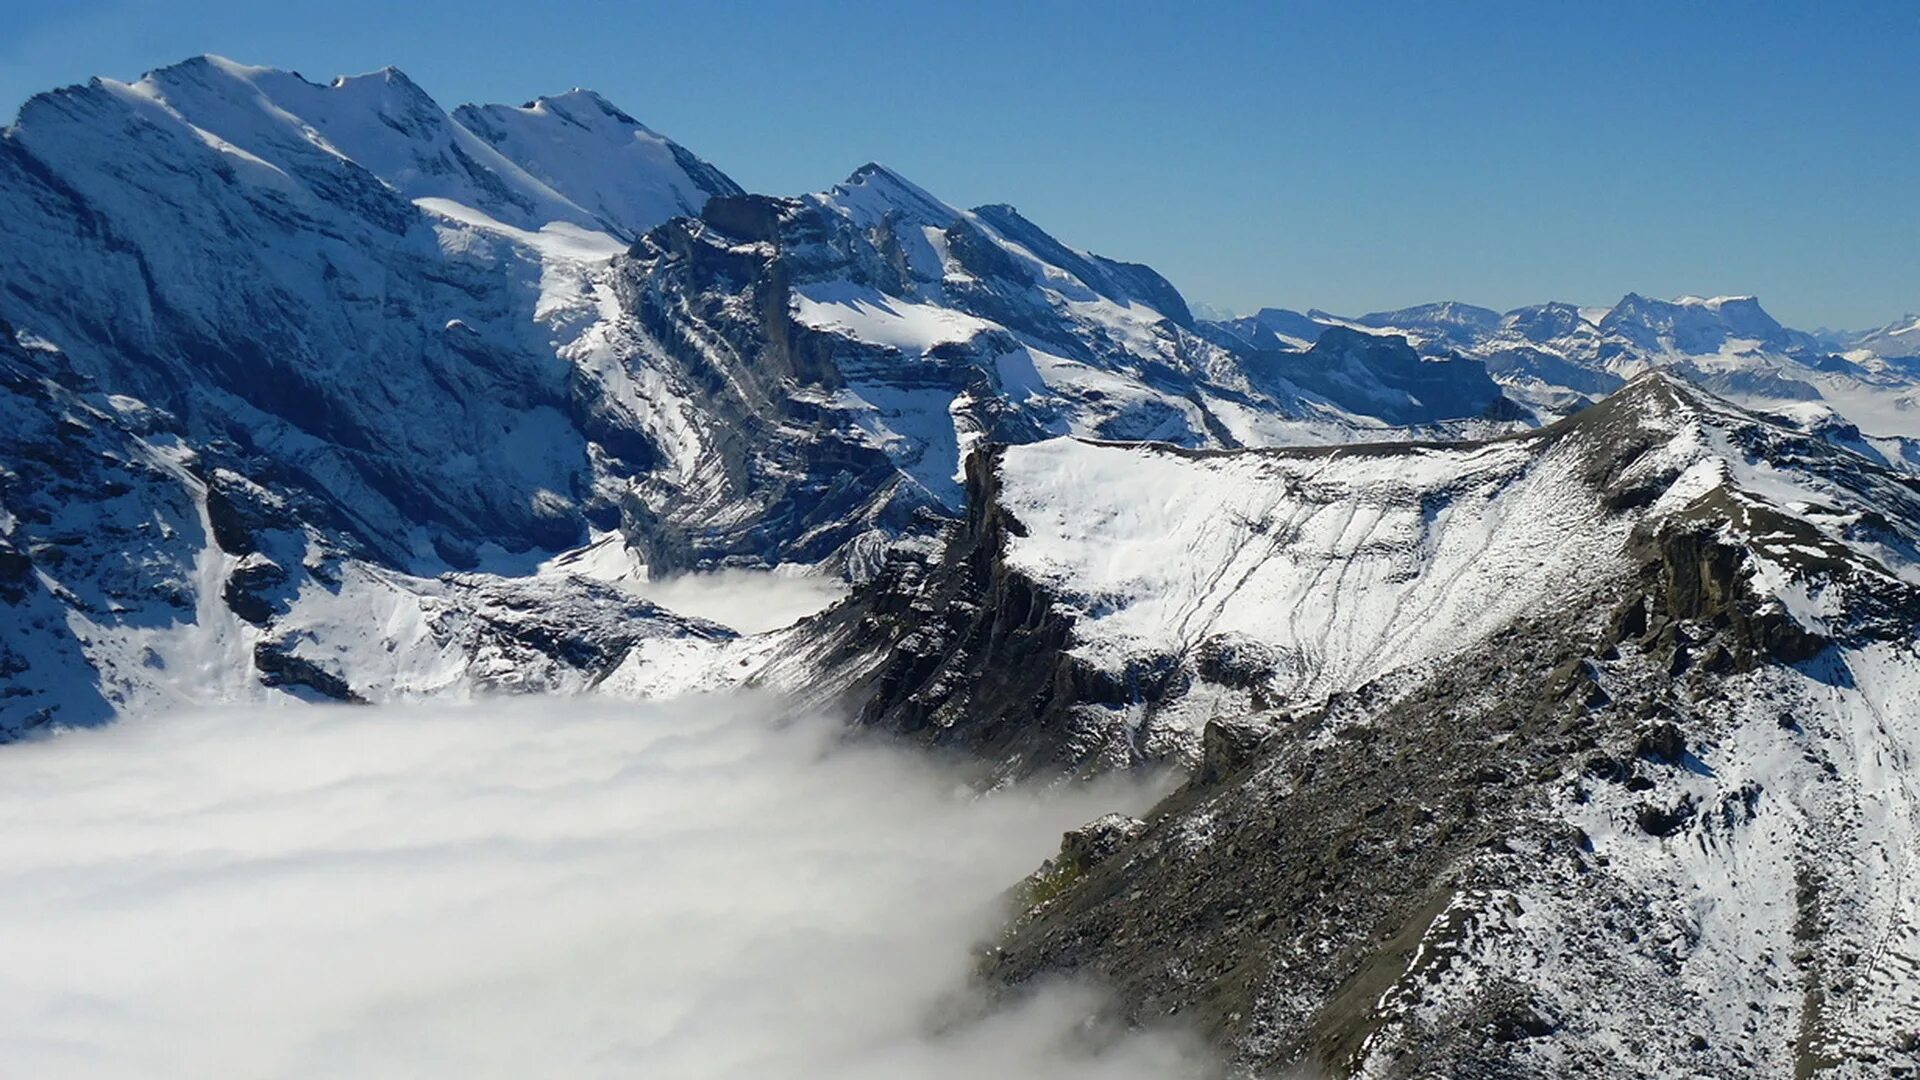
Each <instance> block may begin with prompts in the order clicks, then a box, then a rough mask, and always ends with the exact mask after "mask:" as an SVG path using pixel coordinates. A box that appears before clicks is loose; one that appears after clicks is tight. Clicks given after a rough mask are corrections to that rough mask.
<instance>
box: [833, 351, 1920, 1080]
mask: <svg viewBox="0 0 1920 1080" xmlns="http://www.w3.org/2000/svg"><path fill="white" fill-rule="evenodd" d="M977 469H978V473H979V479H978V480H977V482H976V483H975V485H974V486H973V488H972V490H973V491H974V492H975V494H976V498H977V499H979V500H983V502H982V504H981V505H976V506H975V507H974V508H973V510H972V511H971V513H970V515H969V518H968V526H967V527H966V528H965V529H962V530H960V531H959V532H957V533H956V535H955V537H954V539H953V541H952V544H951V545H950V547H949V548H948V551H947V553H946V555H945V558H944V559H943V560H942V561H941V562H939V563H938V564H936V565H935V566H933V567H932V568H930V569H929V570H927V571H926V572H925V573H924V574H923V575H922V576H921V577H920V579H919V580H918V581H917V583H916V584H915V585H914V586H913V587H912V588H910V589H908V590H906V592H907V593H909V594H910V596H903V597H897V598H895V599H893V600H892V601H891V602H890V603H891V605H892V608H893V609H894V610H901V611H910V612H913V613H914V617H913V618H911V619H903V620H901V622H900V623H899V625H898V627H897V628H896V630H897V636H896V641H895V644H894V646H893V648H892V650H891V652H890V654H889V655H888V657H887V658H886V659H885V660H884V661H883V662H882V663H881V664H880V665H879V666H878V668H877V671H878V672H879V675H878V677H877V678H875V680H874V681H873V684H872V685H873V689H874V701H873V704H872V705H871V706H870V707H869V710H868V713H867V717H866V718H867V719H868V720H869V722H873V723H877V724H881V725H883V726H887V727H891V728H894V729H896V730H900V731H904V732H907V733H910V734H917V735H919V736H920V737H923V738H930V739H933V740H935V741H938V742H942V743H947V744H955V743H957V744H960V745H973V746H976V747H978V748H980V749H981V750H982V751H983V752H986V753H988V754H992V755H996V758H995V760H997V761H998V762H999V763H1000V765H1001V768H1002V769H1003V770H1004V771H1006V772H1010V773H1027V772H1052V773H1058V772H1059V771H1061V770H1075V769H1086V768H1098V767H1111V766H1113V765H1116V764H1124V763H1126V762H1131V761H1139V760H1150V759H1152V758H1155V757H1164V756H1174V757H1179V758H1183V759H1186V760H1188V761H1191V762H1192V763H1193V765H1194V771H1193V774H1192V779H1191V781H1190V782H1189V783H1188V785H1187V786H1186V787H1185V788H1183V789H1182V790H1181V791H1179V792H1178V793H1176V794H1175V795H1173V796H1172V797H1170V798H1169V799H1168V800H1167V801H1166V802H1165V803H1163V804H1162V805H1161V806H1159V807H1157V808H1156V809H1155V810H1154V811H1153V812H1152V813H1150V814H1149V815H1148V816H1147V817H1146V818H1145V820H1144V823H1143V824H1140V825H1138V826H1129V827H1128V828H1127V829H1125V830H1118V831H1116V830H1113V829H1108V828H1105V827H1103V826H1099V824H1098V823H1096V827H1095V828H1093V829H1092V831H1091V832H1090V833H1089V836H1096V835H1097V836H1098V837H1100V838H1103V839H1102V842H1101V843H1100V844H1099V845H1097V847H1098V851H1099V857H1098V858H1097V859H1087V858H1082V857H1079V856H1078V855H1077V854H1074V853H1072V852H1063V855H1062V858H1060V859H1058V860H1055V861H1054V862H1052V863H1050V864H1048V866H1046V867H1044V868H1042V869H1041V870H1040V871H1039V872H1037V873H1036V875H1035V877H1034V878H1033V879H1032V880H1030V881H1029V882H1028V885H1027V887H1026V888H1025V889H1024V890H1023V891H1022V892H1021V894H1020V896H1021V897H1022V903H1023V905H1024V906H1023V910H1022V912H1021V914H1020V916H1019V917H1018V919H1017V921H1016V922H1015V924H1014V926H1013V927H1012V928H1011V929H1010V930H1009V932H1008V934H1007V935H1006V937H1005V938H1004V939H1003V940H1002V941H1001V942H1000V943H999V946H998V948H997V949H995V950H994V951H993V952H992V953H991V954H990V955H989V957H988V959H987V961H986V973H987V975H988V977H989V978H990V979H991V980H995V981H999V982H1002V983H1008V984H1018V983H1021V982H1024V981H1026V980H1028V979H1032V978H1036V977H1040V976H1043V975H1046V974H1048V973H1053V972H1058V971H1061V970H1074V971H1085V972H1090V973H1093V974H1095V975H1097V976H1098V977H1099V978H1100V979H1101V980H1102V981H1103V982H1106V983H1109V984H1111V985H1114V986H1116V987H1118V988H1119V990H1120V992H1121V995H1122V998H1123V1000H1124V1002H1125V1008H1126V1012H1127V1015H1128V1017H1129V1018H1131V1019H1134V1020H1139V1021H1145V1020H1147V1019H1150V1018H1154V1017H1160V1016H1165V1015H1169V1014H1173V1015H1178V1016H1180V1017H1183V1018H1184V1019H1185V1020H1187V1021H1188V1022H1191V1023H1195V1024H1197V1025H1198V1026H1200V1027H1201V1028H1202V1029H1204V1030H1206V1031H1209V1032H1211V1033H1212V1034H1213V1035H1214V1036H1215V1037H1216V1038H1217V1039H1218V1040H1219V1041H1220V1042H1222V1043H1223V1044H1225V1045H1228V1046H1230V1047H1232V1048H1233V1050H1234V1052H1235V1055H1236V1057H1237V1058H1238V1060H1239V1061H1241V1062H1242V1063H1243V1064H1246V1065H1248V1066H1250V1067H1252V1068H1254V1069H1256V1070H1257V1071H1261V1072H1263V1073H1264V1072H1267V1071H1273V1072H1275V1073H1276V1074H1284V1073H1285V1071H1286V1070H1287V1069H1290V1068H1292V1067H1294V1066H1296V1065H1299V1064H1301V1063H1307V1064H1309V1065H1311V1066H1312V1067H1314V1068H1319V1069H1324V1070H1327V1071H1330V1072H1332V1073H1334V1074H1336V1075H1362V1076H1383V1077H1386V1076H1416V1075H1420V1076H1424V1075H1447V1076H1514V1075H1528V1076H1531V1075H1539V1076H1564V1075H1594V1076H1623V1077H1624V1076H1642V1075H1673V1074H1684V1073H1701V1074H1707V1075H1734V1074H1749V1073H1758V1074H1761V1075H1793V1074H1800V1075H1806V1074H1810V1073H1811V1072H1813V1071H1815V1070H1816V1069H1817V1068H1820V1067H1825V1066H1828V1065H1835V1066H1838V1065H1843V1064H1847V1063H1851V1064H1850V1065H1849V1066H1848V1067H1850V1068H1853V1069H1854V1072H1851V1073H1850V1072H1848V1070H1847V1068H1840V1069H1839V1071H1838V1072H1836V1073H1835V1075H1855V1074H1858V1075H1867V1074H1869V1073H1872V1074H1876V1075H1877V1073H1874V1072H1873V1070H1874V1069H1875V1068H1878V1067H1882V1066H1896V1067H1900V1068H1906V1067H1912V1066H1914V1065H1915V1064H1917V1063H1915V1062H1913V1061H1912V1051H1911V1049H1902V1048H1901V1047H1902V1046H1903V1045H1904V1044H1903V1043H1902V1042H1901V1040H1902V1038H1903V1037H1904V1031H1905V1028H1904V1027H1903V1025H1904V1024H1906V1023H1908V1022H1909V1021H1908V1020H1907V1019H1905V1018H1909V1017H1911V1016H1913V1015H1920V1013H1916V1011H1915V1010H1916V1009H1917V1008H1920V996H1916V984H1915V982H1914V980H1913V978H1912V973H1913V972H1914V971H1915V970H1916V967H1917V966H1920V929H1917V928H1920V901H1917V900H1916V898H1915V896H1914V895H1913V893H1912V890H1910V889H1909V888H1908V887H1907V885H1906V884H1905V881H1906V876H1907V870H1906V866H1907V856H1905V855H1895V854H1892V853H1895V852H1912V851H1913V850H1915V848H1914V845H1915V843H1916V841H1920V832H1916V828H1917V826H1916V822H1917V821H1920V788H1917V787H1916V786H1915V783H1914V780H1913V778H1912V776H1911V770H1910V769H1909V768H1908V767H1907V766H1906V765H1904V764H1902V763H1904V762H1910V761H1911V760H1913V754H1914V752H1915V750H1916V749H1920V727H1916V725H1915V723H1914V722H1913V718H1915V717H1920V656H1916V653H1915V650H1914V648H1913V641H1914V640H1915V631H1916V627H1920V564H1917V563H1916V561H1915V559H1914V555H1913V552H1914V551H1915V550H1916V549H1915V547H1914V540H1915V538H1916V537H1920V488H1916V486H1915V485H1913V484H1912V483H1911V482H1910V481H1908V480H1907V479H1905V478H1904V477H1902V476H1901V475H1899V474H1896V473H1894V472H1891V471H1889V470H1887V469H1885V468H1883V467H1881V466H1879V465H1877V464H1875V463H1872V462H1870V461H1867V460H1865V459H1863V458H1860V457H1858V456H1855V455H1852V454H1849V453H1847V452H1845V451H1841V450H1837V449H1835V448H1832V447H1831V446H1829V445H1827V444H1825V443H1823V442H1822V441H1821V440H1819V439H1817V438H1813V437H1810V436H1807V435H1805V434H1802V433H1799V432H1797V431H1795V430H1793V429H1792V428H1790V427H1786V426H1783V425H1781V424H1778V423H1775V422H1771V421H1768V420H1765V419H1763V418H1760V417H1756V416H1753V415H1751V414H1747V413H1743V412H1741V411H1740V410H1738V409H1736V408H1734V407H1732V406H1730V405H1727V404H1726V403H1724V402H1719V401H1716V400H1714V399H1712V398H1710V397H1708V396H1705V395H1703V394H1701V393H1700V392H1698V391H1695V390H1692V389H1690V388H1687V387H1686V386H1685V385H1684V384H1682V383H1679V382H1677V381H1674V380H1671V379H1668V378H1666V377H1664V376H1657V375H1649V376H1644V377H1642V378H1641V379H1639V380H1636V381H1635V382H1634V383H1633V384H1632V385H1631V386H1629V387H1628V388H1627V389H1626V390H1624V391H1622V392H1621V393H1620V394H1618V395H1615V396H1614V397H1613V398H1611V399H1609V400H1608V401H1606V402H1605V403H1603V404H1602V405H1601V406H1599V407H1596V408H1594V409H1590V410H1588V411H1586V412H1584V413H1582V414H1579V415H1577V416H1576V417H1573V418H1571V419H1570V420H1568V421H1564V422H1562V423H1559V424H1556V425H1554V426H1552V427H1549V428H1547V429H1544V430H1542V431H1540V432H1538V433H1536V434H1531V435H1527V436H1522V437H1516V438H1512V439H1506V440H1501V441H1496V442H1491V443H1482V444H1472V445H1462V446H1451V447H1428V446H1401V447H1356V448H1348V449H1343V450H1337V451H1299V450H1292V451H1237V452H1230V453H1224V454H1195V453H1180V452H1177V451H1172V450H1168V449H1164V448H1152V449H1148V448H1139V447H1122V446H1102V445H1092V444H1085V443H1075V442H1061V443H1048V444H1041V445H1037V446H1031V447H1024V448H1020V447H1016V448H1010V449H1008V450H1006V451H1004V452H1002V453H1001V454H999V455H998V456H996V457H982V458H981V459H980V462H979V465H978V466H977ZM1162 474H1164V475H1162ZM1043 485H1044V486H1045V489H1046V492H1045V494H1044V495H1042V494H1041V487H1042V486H1043ZM1187 500H1192V501H1193V503H1194V504H1196V505H1197V504H1202V503H1203V504H1205V505H1207V506H1209V507H1211V508H1213V513H1212V514H1211V515H1210V516H1209V515H1206V514H1200V513H1197V512H1195V511H1194V509H1193V506H1190V505H1188V503H1187ZM1088 523H1098V525H1097V529H1098V535H1097V537H1096V536H1095V535H1093V532H1092V529H1093V528H1094V527H1093V526H1089V525H1088ZM1083 529H1085V530H1088V531H1087V532H1086V533H1085V534H1084V535H1083V532H1082V530H1083ZM1175 553H1178V554H1175ZM1016 582H1017V583H1018V584H1015V583H1016ZM1001 615H1004V616H1005V617H1004V618H1002V617H998V616H1001ZM877 625H879V626H882V627H885V626H886V623H885V621H884V620H879V621H878V623H877ZM1037 628H1051V629H1049V630H1048V631H1047V632H1046V633H1045V635H1044V636H1041V637H1039V638H1025V637H1022V636H1021V635H1022V633H1023V632H1025V631H1028V630H1031V629H1037ZM1016 646H1018V647H1019V648H1021V649H1022V650H1023V651H1021V652H1020V653H1019V656H1018V662H1017V663H1016V662H1012V660H1011V658H1010V655H1009V654H1010V652H1011V650H1012V649H1014V648H1015V647H1016ZM1036 671H1037V672H1042V673H1045V675H1044V677H1042V676H1037V675H1035V674H1034V673H1035V672H1036ZM1036 687H1038V688H1039V689H1038V690H1037V691H1036V689H1035V688H1036ZM1250 687H1257V688H1258V689H1259V691H1260V695H1259V697H1258V698H1257V699H1256V697H1255V695H1254V693H1253V692H1252V690H1251V689H1250ZM1090 732H1100V733H1101V734H1091V735H1090V734H1089V733H1090ZM1849 807H1854V808H1855V809H1848V808H1849ZM1868 807H1871V809H1865V808H1868ZM1115 837H1119V839H1117V840H1115ZM1108 841H1112V842H1108ZM1080 846H1085V845H1084V844H1082V845H1080ZM1069 847H1071V848H1073V850H1074V852H1078V851H1079V847H1075V846H1074V845H1073V844H1071V843H1070V844H1069ZM1883 852H1884V853H1887V854H1885V855H1883V854H1882V853H1883ZM1622 1000H1631V1001H1632V1002H1633V1003H1634V1004H1633V1007H1632V1008H1619V1007H1617V1004H1618V1003H1619V1002H1620V1001H1622ZM1861 1069H1865V1070H1866V1071H1865V1072H1861V1071H1859V1070H1861Z"/></svg>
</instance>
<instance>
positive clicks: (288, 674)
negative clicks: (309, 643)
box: [253, 640, 366, 705]
mask: <svg viewBox="0 0 1920 1080" xmlns="http://www.w3.org/2000/svg"><path fill="white" fill-rule="evenodd" d="M295 644H296V643H294V642H286V641H271V640H269V641H261V642H259V643H258V644H256V645H254V647H253V666H254V667H255V668H257V669H259V671H260V681H261V682H262V683H264V684H265V685H267V686H281V687H287V686H294V687H304V688H306V689H308V690H311V691H313V692H314V693H316V694H319V695H320V696H322V697H327V698H332V699H333V700H335V701H343V702H350V703H352V704H356V705H364V704H366V699H365V698H363V697H361V696H360V694H359V693H357V692H356V691H355V690H354V689H353V687H352V686H349V685H348V684H347V680H345V679H343V678H341V677H340V676H339V675H337V674H335V673H333V672H331V671H328V670H327V669H326V668H324V667H321V666H320V665H319V664H318V663H316V662H314V661H312V660H309V659H307V658H306V657H304V656H301V655H299V654H298V653H296V652H294V651H293V649H294V645H295Z"/></svg>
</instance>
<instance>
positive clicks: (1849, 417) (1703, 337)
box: [1202, 293, 1920, 470]
mask: <svg viewBox="0 0 1920 1080" xmlns="http://www.w3.org/2000/svg"><path fill="white" fill-rule="evenodd" d="M1332 327H1347V328H1353V329H1360V330H1364V331H1367V332H1370V333H1376V334H1383V335H1394V336H1401V337H1404V338H1406V339H1407V340H1408V341H1409V342H1410V343H1412V344H1413V345H1414V347H1415V348H1416V349H1418V350H1419V351H1420V352H1421V353H1422V354H1424V355H1427V356H1451V355H1459V356H1464V357H1470V358H1473V359H1478V360H1481V361H1482V362H1484V363H1485V364H1486V366H1487V371H1488V372H1489V373H1490V374H1491V375H1492V376H1493V378H1494V381H1495V382H1497V383H1499V385H1500V387H1501V389H1502V390H1503V391H1504V392H1505V393H1506V394H1507V395H1508V396H1510V397H1512V398H1513V399H1515V400H1516V401H1520V402H1523V403H1525V404H1526V405H1528V406H1529V407H1531V408H1533V409H1534V410H1536V411H1537V412H1538V413H1539V414H1540V415H1541V416H1542V417H1543V418H1544V419H1552V418H1554V417H1559V416H1564V415H1567V414H1568V413H1570V412H1572V411H1574V410H1576V409H1579V408H1582V407H1584V406H1585V405H1587V404H1590V403H1591V402H1592V401H1594V400H1596V399H1598V398H1600V397H1603V396H1605V395H1606V394H1609V393H1612V392H1613V391H1615V390H1617V389H1619V388H1620V387H1621V386H1623V385H1625V384H1626V381H1627V380H1629V379H1631V378H1633V377H1634V376H1635V375H1637V374H1639V373H1641V372H1643V371H1648V370H1651V369H1653V368H1660V369H1662V370H1666V371H1669V372H1672V373H1673V374H1676V375H1679V376H1681V377H1682V378H1685V379H1687V380H1688V381H1690V382H1692V383H1694V384H1695V385H1697V386H1701V387H1704V388H1706V389H1708V390H1711V391H1713V392H1714V393H1716V394H1719V395H1721V396H1724V397H1726V398H1728V399H1730V400H1733V401H1737V402H1739V403H1741V404H1743V405H1747V406H1749V407H1752V408H1756V409H1762V410H1765V411H1768V412H1773V413H1778V414H1780V415H1784V416H1789V417H1791V418H1793V419H1794V420H1795V421H1796V422H1797V423H1799V424H1800V425H1801V426H1803V427H1804V428H1805V429H1807V430H1809V431H1815V432H1819V433H1822V434H1823V435H1825V436H1826V437H1828V438H1830V439H1832V440H1833V441H1835V442H1837V443H1839V444H1841V445H1845V446H1848V447H1849V448H1851V449H1855V450H1859V451H1861V452H1863V453H1866V454H1868V455H1870V456H1874V457H1877V458H1879V459H1880V460H1882V461H1884V462H1888V463H1892V464H1897V465H1899V466H1900V467H1902V468H1906V469H1910V470H1911V469H1915V468H1920V441H1917V440H1916V432H1920V426H1916V419H1915V418H1916V414H1915V412H1914V409H1915V408H1916V405H1920V365H1916V364H1915V362H1914V361H1913V360H1912V359H1911V357H1912V354H1913V353H1914V352H1915V351H1920V330H1917V329H1916V328H1915V320H1913V319H1911V318H1908V319H1903V320H1897V321H1895V322H1894V323H1891V324H1889V325H1888V326H1886V327H1884V328H1882V329H1880V330H1877V331H1868V332H1864V333H1857V334H1833V333H1827V332H1807V331H1801V330H1794V329H1791V328H1788V327H1785V326H1782V325H1781V324H1780V323H1779V321H1777V320H1776V319H1774V318H1773V316H1772V315H1769V314H1768V313H1767V312H1766V310H1765V309H1764V308H1762V307H1761V306H1760V302H1759V301H1758V300H1757V299H1755V298H1754V297H1751V296H1719V297H1711V298H1703V297H1697V296H1683V297H1680V298H1678V299H1675V300H1656V299H1652V298H1649V297H1645V296H1640V295H1638V294H1633V293H1629V294H1628V295H1627V296H1625V297H1623V298H1622V299H1621V300H1620V302H1619V303H1618V304H1615V305H1614V306H1613V307H1611V308H1597V309H1596V308H1578V307H1575V306H1574V305H1572V304H1563V303H1547V304H1537V305H1533V306H1530V307H1524V308H1517V309H1515V310H1513V311H1509V312H1507V313H1506V314H1504V315H1502V314H1500V313H1498V312H1494V311H1492V310H1489V309H1487V308H1477V307H1473V306H1471V305H1468V304H1460V303H1455V302H1447V303H1439V304H1424V305H1420V306H1418V307H1411V308H1403V309H1400V310H1398V311H1382V312H1374V313H1372V314H1368V315H1361V316H1358V317H1355V318H1345V317H1341V316H1337V315H1332V314H1329V313H1327V312H1324V311H1318V310H1315V311H1311V312H1308V313H1307V314H1305V315H1302V314H1300V313H1298V312H1293V311H1288V310H1285V309H1280V308H1267V309H1264V310H1262V311H1261V312H1259V313H1258V314H1256V315H1253V316H1250V317H1247V318H1242V319H1235V320H1230V321H1228V322H1225V323H1219V324H1211V325H1209V326H1206V327H1203V328H1202V330H1203V332H1207V333H1210V334H1212V335H1213V336H1214V337H1215V338H1216V339H1220V338H1225V339H1228V340H1229V341H1238V342H1240V343H1242V344H1244V345H1246V346H1249V347H1252V348H1256V349H1260V348H1295V349H1299V348H1306V347H1308V346H1310V345H1312V343H1313V342H1315V341H1317V340H1319V337H1320V335H1321V334H1323V333H1324V332H1325V331H1326V330H1328V329H1329V328H1332Z"/></svg>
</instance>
